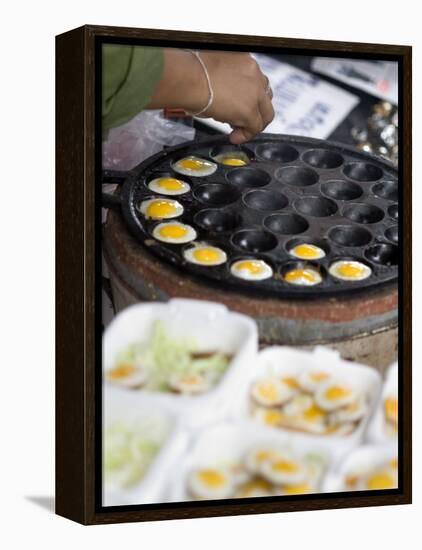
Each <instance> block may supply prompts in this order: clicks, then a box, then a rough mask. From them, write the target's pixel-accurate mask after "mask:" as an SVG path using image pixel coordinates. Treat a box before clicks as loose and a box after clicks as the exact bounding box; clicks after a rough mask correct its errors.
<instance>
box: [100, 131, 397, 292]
mask: <svg viewBox="0 0 422 550" xmlns="http://www.w3.org/2000/svg"><path fill="white" fill-rule="evenodd" d="M231 150H233V151H234V152H238V151H239V147H237V146H233V145H231V144H230V143H229V141H228V139H227V137H224V136H223V137H218V138H213V139H210V140H206V141H191V142H186V143H183V144H182V145H178V146H175V147H171V148H168V149H165V150H163V151H162V152H160V153H157V154H156V155H153V156H152V157H150V158H148V159H146V160H145V161H144V162H142V163H141V164H139V165H138V166H137V167H135V168H134V169H133V170H131V171H130V172H123V173H120V174H119V175H120V181H121V182H123V185H122V188H121V191H120V194H118V195H105V194H103V205H104V206H108V207H110V206H112V207H116V205H118V207H119V208H120V209H121V213H122V215H123V217H124V219H125V221H126V223H127V225H128V227H129V229H130V231H131V232H132V234H133V235H134V236H135V238H136V239H137V240H138V241H139V243H140V244H142V245H144V246H146V247H147V248H148V249H149V250H150V251H151V252H153V253H154V254H156V255H157V256H159V257H160V258H161V259H162V260H164V261H166V262H168V263H170V264H172V265H173V266H177V267H178V268H179V269H180V271H181V273H182V274H183V273H184V272H185V273H190V274H193V275H195V276H197V277H199V278H200V279H201V280H202V281H203V282H204V281H208V282H209V283H211V284H214V285H217V286H221V287H222V288H227V287H231V288H232V289H237V290H242V291H246V292H254V293H255V292H258V293H262V294H263V295H267V296H268V295H269V296H273V297H280V298H289V297H290V298H312V297H320V296H336V295H347V294H350V293H354V292H356V291H362V290H370V289H375V288H378V287H381V286H385V285H387V284H394V283H397V277H398V265H397V264H398V258H399V252H398V246H397V245H398V241H399V238H398V217H399V205H398V202H399V187H398V176H397V171H396V170H395V169H394V167H393V166H392V165H391V164H390V163H389V162H387V161H383V160H381V159H379V158H377V157H373V156H371V155H368V154H365V153H362V152H359V151H356V150H355V149H353V148H351V147H347V146H344V145H341V144H338V143H333V142H329V141H323V140H317V139H311V138H304V137H298V136H287V135H283V136H281V135H276V134H261V135H260V136H258V137H257V138H255V139H254V140H252V141H250V142H248V143H246V144H245V145H242V146H240V150H241V151H243V152H244V153H246V154H247V155H248V157H249V159H250V163H249V164H248V165H247V166H245V167H232V166H226V165H223V164H218V168H217V171H216V172H215V173H214V174H212V175H210V176H203V177H187V176H182V175H180V174H177V173H176V172H175V171H174V170H173V168H172V164H173V163H174V162H175V161H177V160H178V159H180V158H182V157H184V156H188V155H195V156H198V157H201V158H205V159H208V160H214V159H213V157H215V155H217V154H220V153H225V152H230V151H231ZM161 175H164V176H172V177H176V178H179V179H182V180H184V181H186V182H187V183H189V184H190V186H191V191H190V192H189V193H187V194H183V195H180V196H175V197H174V196H173V197H165V198H169V199H175V200H177V201H178V202H179V203H181V204H182V205H183V208H184V212H183V214H182V216H181V217H180V218H176V219H177V221H181V222H183V223H187V224H189V225H191V226H193V227H194V228H195V230H196V231H197V233H198V237H197V239H196V242H207V243H209V244H212V245H216V246H218V247H220V248H222V249H223V250H224V251H225V252H226V254H227V262H226V263H225V264H224V265H220V266H215V267H209V266H198V265H195V264H192V263H190V262H187V261H186V260H185V258H184V256H183V250H184V249H185V248H186V247H189V246H191V243H190V244H187V245H180V244H179V245H175V244H165V243H162V242H160V241H157V240H155V239H154V238H153V237H152V230H153V228H154V226H155V225H156V224H157V223H159V221H152V220H148V219H145V217H144V216H143V215H142V214H141V212H140V211H139V209H138V207H139V204H140V203H141V202H142V201H143V200H146V199H148V198H152V197H158V198H164V197H160V195H158V194H157V193H153V192H152V191H151V190H150V189H149V188H148V187H147V185H148V182H150V181H151V180H152V179H154V178H157V177H160V176H161ZM112 176H113V174H111V175H110V173H107V172H105V173H104V176H103V179H104V181H110V179H113V180H114V181H116V180H115V178H113V177H112ZM301 242H306V243H311V244H316V245H317V246H319V247H320V248H322V249H323V250H324V251H325V253H326V256H325V257H324V258H322V259H321V260H317V261H311V262H304V261H302V260H297V259H295V258H294V257H292V256H291V255H290V254H289V252H288V251H289V249H290V248H291V246H292V244H297V243H301ZM246 258H259V259H263V260H265V261H266V262H267V263H268V264H269V265H270V266H271V267H272V268H273V270H274V275H273V277H272V278H270V279H266V280H263V281H245V280H243V279H239V278H238V277H235V276H233V275H232V274H231V272H230V269H229V268H230V265H231V264H232V263H233V261H235V260H238V259H246ZM341 259H346V260H347V259H353V260H358V261H360V262H363V263H365V264H366V265H367V266H369V267H370V268H371V270H372V274H371V276H370V277H369V278H367V279H364V280H362V281H352V282H350V281H343V280H339V279H337V278H335V277H333V276H331V275H330V274H329V273H328V268H329V266H330V265H331V263H332V262H334V261H336V260H341ZM305 264H312V265H313V266H315V267H316V268H317V269H318V270H319V271H320V273H321V275H322V276H323V281H322V283H320V284H318V285H315V286H310V287H306V286H296V285H292V284H289V283H287V282H286V281H284V280H283V274H284V273H285V272H286V270H289V269H291V268H292V267H302V266H304V265H305Z"/></svg>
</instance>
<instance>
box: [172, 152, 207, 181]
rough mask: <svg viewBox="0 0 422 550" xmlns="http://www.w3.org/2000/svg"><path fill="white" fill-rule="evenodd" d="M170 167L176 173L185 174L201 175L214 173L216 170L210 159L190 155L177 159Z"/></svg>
mask: <svg viewBox="0 0 422 550" xmlns="http://www.w3.org/2000/svg"><path fill="white" fill-rule="evenodd" d="M172 168H173V170H175V171H176V172H177V173H179V174H183V175H185V176H195V177H201V176H210V175H211V174H214V172H215V171H216V170H217V165H216V164H215V162H212V161H210V160H207V159H204V158H201V157H196V156H193V155H191V156H188V157H183V158H181V159H179V160H177V161H176V162H175V163H174V164H173V165H172Z"/></svg>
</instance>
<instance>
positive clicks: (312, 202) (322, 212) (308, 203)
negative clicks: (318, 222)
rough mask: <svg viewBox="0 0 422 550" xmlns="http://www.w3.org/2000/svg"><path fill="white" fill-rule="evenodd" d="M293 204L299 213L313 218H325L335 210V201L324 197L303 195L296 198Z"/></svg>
mask: <svg viewBox="0 0 422 550" xmlns="http://www.w3.org/2000/svg"><path fill="white" fill-rule="evenodd" d="M293 206H294V207H295V209H296V210H297V211H298V212H300V213H301V214H303V215H305V216H312V217H314V218H325V217H327V216H332V215H333V214H335V213H336V212H337V205H336V203H335V202H334V201H332V200H330V199H325V198H324V197H304V198H302V199H297V200H296V201H295V202H294V203H293Z"/></svg>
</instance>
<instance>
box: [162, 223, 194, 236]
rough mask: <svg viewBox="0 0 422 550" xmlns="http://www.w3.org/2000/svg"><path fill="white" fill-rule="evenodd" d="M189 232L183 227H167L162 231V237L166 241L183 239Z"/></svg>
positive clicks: (169, 225)
mask: <svg viewBox="0 0 422 550" xmlns="http://www.w3.org/2000/svg"><path fill="white" fill-rule="evenodd" d="M187 232H188V230H187V229H186V227H183V226H182V225H171V224H168V225H165V226H164V227H162V228H161V229H160V236H161V237H164V238H165V239H182V238H183V237H185V236H186V234H187Z"/></svg>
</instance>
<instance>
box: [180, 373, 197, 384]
mask: <svg viewBox="0 0 422 550" xmlns="http://www.w3.org/2000/svg"><path fill="white" fill-rule="evenodd" d="M180 382H181V383H182V384H184V385H187V386H196V385H197V384H198V383H199V382H201V378H200V377H199V376H195V374H186V375H185V376H182V377H181V378H180Z"/></svg>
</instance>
